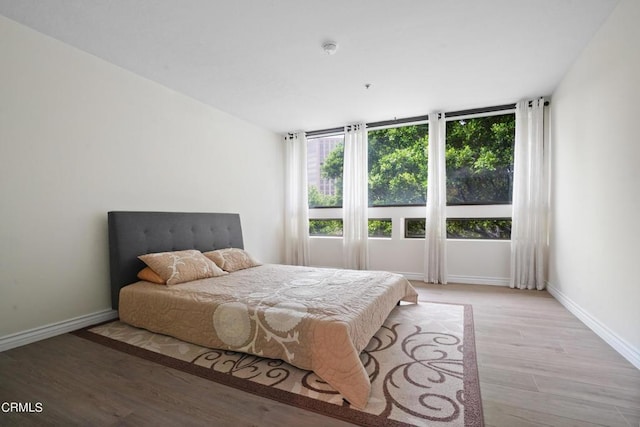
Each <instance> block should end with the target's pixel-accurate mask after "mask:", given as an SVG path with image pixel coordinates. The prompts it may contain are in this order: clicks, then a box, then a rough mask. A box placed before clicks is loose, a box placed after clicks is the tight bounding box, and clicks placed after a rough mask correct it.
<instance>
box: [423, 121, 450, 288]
mask: <svg viewBox="0 0 640 427" xmlns="http://www.w3.org/2000/svg"><path fill="white" fill-rule="evenodd" d="M446 129H447V127H446V122H445V118H444V114H443V113H440V114H439V113H432V114H429V150H428V160H427V168H428V169H427V215H426V223H425V230H424V231H425V239H424V240H425V246H424V253H425V260H424V281H425V282H427V283H442V284H445V283H447V212H446V209H447V173H446V162H445V140H446Z"/></svg>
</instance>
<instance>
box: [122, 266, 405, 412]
mask: <svg viewBox="0 0 640 427" xmlns="http://www.w3.org/2000/svg"><path fill="white" fill-rule="evenodd" d="M401 300H402V301H407V302H414V303H416V302H417V293H416V291H415V289H413V287H412V286H411V284H410V283H409V282H408V281H407V280H406V279H405V278H404V277H402V276H400V275H398V274H393V273H388V272H371V271H355V270H337V269H320V268H311V267H297V266H285V265H273V264H268V265H262V266H259V267H254V268H249V269H245V270H240V271H236V272H233V273H230V274H228V275H225V276H220V277H214V278H209V279H202V280H196V281H192V282H187V283H182V284H179V285H173V286H163V285H157V284H152V283H149V282H137V283H134V284H131V285H128V286H125V287H124V288H122V290H121V291H120V307H119V312H120V319H121V320H122V321H123V322H126V323H128V324H130V325H133V326H136V327H140V328H145V329H148V330H150V331H153V332H158V333H162V334H166V335H170V336H173V337H175V338H178V339H181V340H183V341H187V342H191V343H194V344H198V345H202V346H205V347H210V348H217V349H227V350H233V351H241V352H245V353H250V354H254V355H257V356H262V357H268V358H273V359H282V360H284V361H286V362H288V363H290V364H291V365H294V366H296V367H298V368H301V369H306V370H312V371H314V372H315V373H316V374H317V375H318V376H319V377H320V378H322V379H323V380H324V381H326V382H327V383H328V384H329V385H331V386H332V387H333V388H334V389H336V390H337V391H338V392H339V393H341V394H342V396H343V397H344V398H345V399H346V400H348V401H349V402H350V403H351V405H353V406H354V407H356V408H363V407H364V406H365V405H366V403H367V401H368V398H369V392H370V389H371V384H370V381H369V377H368V375H367V373H366V371H365V369H364V366H363V365H362V362H361V361H360V358H359V354H360V352H361V351H362V350H363V349H364V348H365V347H366V346H367V344H368V343H369V340H370V339H371V337H372V336H373V335H374V334H375V333H376V332H377V331H378V329H379V328H380V327H381V326H382V323H383V322H384V320H385V319H386V318H387V316H388V315H389V313H390V312H391V310H393V308H394V307H395V306H396V304H397V303H398V301H401Z"/></svg>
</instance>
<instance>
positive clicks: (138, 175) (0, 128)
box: [0, 16, 284, 337]
mask: <svg viewBox="0 0 640 427" xmlns="http://www.w3.org/2000/svg"><path fill="white" fill-rule="evenodd" d="M212 78H215V76H212ZM282 170H283V148H282V143H281V141H280V138H279V137H278V136H277V135H275V134H273V133H271V132H268V131H266V130H263V129H260V128H257V127H255V126H253V125H251V124H248V123H246V122H243V121H241V120H239V119H237V118H235V117H233V116H230V115H228V114H226V113H223V112H220V111H218V110H215V109H213V108H210V107H208V106H206V105H204V104H201V103H199V102H197V101H195V100H193V99H191V98H188V97H185V96H183V95H181V94H178V93H176V92H173V91H171V90H169V89H167V88H165V87H163V86H160V85H158V84H156V83H153V82H151V81H148V80H145V79H142V78H140V77H138V76H136V75H134V74H132V73H129V72H127V71H125V70H122V69H120V68H118V67H116V66H114V65H111V64H109V63H106V62H105V61H102V60H100V59H98V58H96V57H94V56H91V55H89V54H86V53H84V52H81V51H79V50H77V49H74V48H71V47H69V46H68V45H65V44H63V43H61V42H58V41H55V40H53V39H51V38H48V37H46V36H43V35H42V34H40V33H37V32H35V31H33V30H30V29H28V28H26V27H23V26H21V25H19V24H16V23H15V22H13V21H10V20H8V19H6V18H4V17H1V16H0V337H2V336H5V335H8V334H13V333H16V332H20V331H25V330H28V329H31V328H35V327H40V326H43V325H47V324H51V323H55V322H60V321H64V320H66V319H70V318H74V317H76V316H82V315H86V314H89V313H94V312H97V311H100V310H104V309H108V308H110V300H109V272H108V248H107V222H106V220H107V211H109V210H167V211H200V212H239V213H240V214H241V218H242V225H243V228H244V235H245V246H246V248H247V249H248V250H249V251H250V252H252V253H253V254H254V255H255V256H256V257H257V258H259V259H261V260H263V261H265V262H280V261H281V260H282V253H283V248H282V243H281V242H282V222H283V218H282V211H283V209H282V206H283V179H284V177H283V173H282Z"/></svg>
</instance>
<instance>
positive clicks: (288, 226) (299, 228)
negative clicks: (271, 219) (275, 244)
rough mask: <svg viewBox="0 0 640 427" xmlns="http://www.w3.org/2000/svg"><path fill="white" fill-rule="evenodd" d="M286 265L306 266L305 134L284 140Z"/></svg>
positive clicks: (307, 227)
mask: <svg viewBox="0 0 640 427" xmlns="http://www.w3.org/2000/svg"><path fill="white" fill-rule="evenodd" d="M285 145H286V148H285V152H286V174H285V175H286V176H285V178H286V191H285V216H284V218H285V230H284V231H285V262H286V263H287V264H292V265H309V202H308V196H307V138H306V137H305V135H304V132H298V133H295V134H289V135H288V136H286V137H285Z"/></svg>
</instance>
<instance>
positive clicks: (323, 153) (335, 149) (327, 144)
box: [307, 135, 344, 208]
mask: <svg viewBox="0 0 640 427" xmlns="http://www.w3.org/2000/svg"><path fill="white" fill-rule="evenodd" d="M343 159H344V135H334V136H325V137H320V138H309V139H308V140H307V183H308V186H309V193H308V195H309V207H310V208H319V207H340V206H342V162H343Z"/></svg>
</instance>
